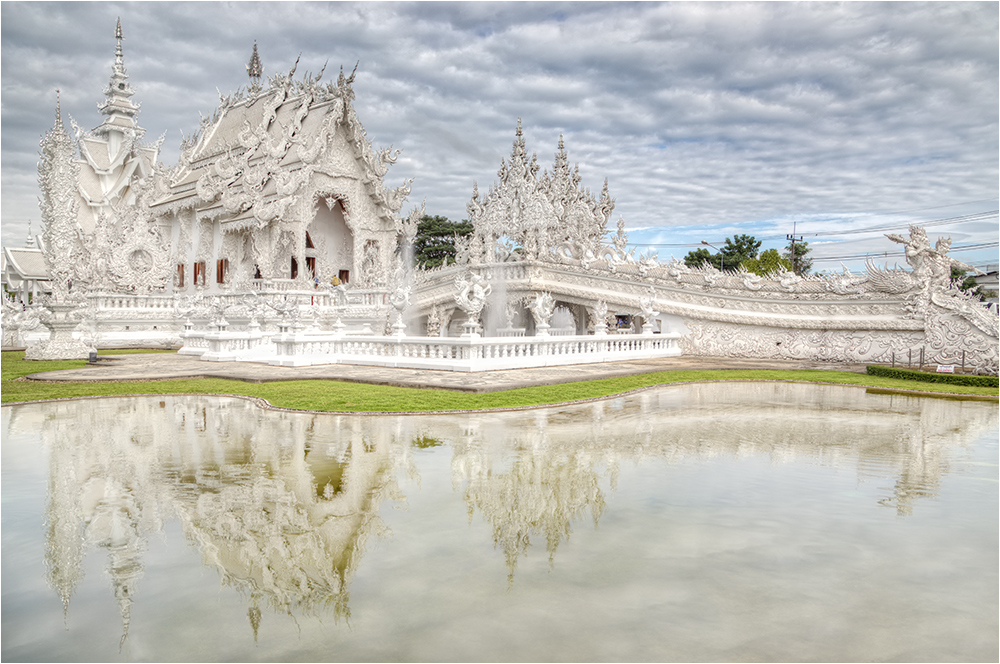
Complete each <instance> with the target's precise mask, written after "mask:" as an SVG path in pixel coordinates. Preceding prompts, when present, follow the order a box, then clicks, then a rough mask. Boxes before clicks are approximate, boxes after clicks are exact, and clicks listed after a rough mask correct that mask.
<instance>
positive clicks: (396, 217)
mask: <svg viewBox="0 0 1000 664" xmlns="http://www.w3.org/2000/svg"><path fill="white" fill-rule="evenodd" d="M116 37H117V47H116V50H115V60H114V64H113V66H112V74H111V79H110V82H109V85H108V87H107V88H106V89H105V91H104V95H105V101H104V102H103V103H102V104H101V105H100V110H101V113H102V114H103V115H104V116H105V119H104V122H103V123H102V124H101V125H99V126H98V127H97V128H96V129H94V130H93V131H91V132H84V131H82V130H80V129H79V128H78V127H77V126H76V123H75V122H74V123H72V126H73V128H74V130H75V137H74V138H71V137H70V136H69V134H68V133H67V131H66V129H65V127H64V126H63V121H62V116H61V113H60V110H59V106H58V101H57V105H56V121H55V124H54V126H53V128H52V129H51V130H50V131H49V132H48V134H46V136H45V137H44V139H43V141H42V155H41V162H40V165H39V184H40V189H41V192H42V200H41V211H42V221H43V226H44V232H43V234H42V236H41V238H40V242H39V248H38V249H37V250H35V251H37V252H40V253H41V255H42V256H43V258H44V260H45V263H46V266H47V272H48V275H47V276H48V283H47V284H46V289H45V291H44V292H47V293H50V294H47V295H45V296H44V297H39V295H40V294H41V293H42V292H43V291H39V289H38V284H40V283H42V281H43V280H42V279H41V278H40V276H39V275H33V276H32V277H31V279H34V281H31V279H29V278H28V277H27V275H28V273H29V272H30V271H31V269H32V268H31V267H30V266H28V265H27V262H25V261H24V260H22V259H20V258H18V259H17V261H15V260H14V258H15V256H14V254H13V253H12V251H7V250H5V259H4V260H5V268H4V274H5V275H7V274H8V270H7V267H6V266H7V265H11V266H12V267H13V268H14V270H13V271H12V272H11V275H12V276H11V277H10V280H9V281H6V282H5V283H7V285H8V290H11V291H15V297H16V299H17V300H19V302H17V303H15V302H13V301H10V300H8V299H4V313H3V333H4V345H5V346H16V345H20V344H24V345H27V346H28V350H27V353H26V357H28V358H38V359H43V358H45V359H56V358H69V357H86V356H87V353H88V352H89V351H91V350H92V349H94V348H98V347H104V348H115V347H122V346H147V347H148V346H162V347H169V346H173V347H177V346H180V347H181V351H180V352H182V353H185V354H190V355H196V356H199V357H201V358H202V359H204V360H210V361H232V360H245V361H257V362H268V363H271V364H277V365H284V366H301V365H308V364H329V363H361V364H380V365H384V366H398V367H420V368H436V369H449V370H460V371H480V370H488V369H498V368H508V367H526V366H546V365H552V364H575V363H581V362H598V361H607V360H614V359H628V358H640V357H664V356H670V355H678V354H681V353H684V354H692V355H721V356H731V357H757V358H786V359H807V360H825V361H831V362H853V363H868V362H877V363H886V364H888V363H890V362H891V361H896V360H899V361H902V359H903V358H904V357H912V356H913V354H914V352H917V353H919V354H920V357H921V358H922V361H923V362H924V363H926V364H930V365H933V364H955V365H958V364H962V365H964V366H966V367H967V368H972V369H974V370H976V371H978V372H982V373H993V374H995V373H997V365H998V350H997V348H998V343H997V341H998V320H997V316H996V314H995V312H991V311H989V310H988V309H986V308H985V307H983V306H982V305H981V304H980V303H979V302H978V301H977V300H976V299H974V298H972V297H970V296H969V295H967V294H966V293H964V292H963V291H961V290H960V289H958V288H957V286H956V285H955V284H952V283H951V280H950V270H951V267H952V266H953V265H955V264H958V265H959V266H962V267H964V268H968V266H965V265H963V264H961V263H959V262H958V261H956V260H954V259H953V258H951V257H950V256H948V249H949V247H950V241H949V240H947V239H939V240H938V241H937V243H936V244H935V245H933V246H932V245H931V242H930V240H929V239H928V238H927V236H926V234H925V233H924V231H923V229H921V228H917V227H912V228H911V233H910V237H909V238H902V237H899V236H888V239H889V240H891V241H894V242H899V243H903V244H904V245H905V246H906V257H907V262H908V263H909V265H910V267H911V268H912V269H911V271H905V270H900V269H892V270H887V269H885V268H881V267H878V266H876V265H874V264H872V263H869V265H868V267H867V270H866V271H865V273H863V274H852V273H850V272H849V271H847V270H846V269H845V270H844V272H843V273H840V274H834V275H832V276H828V277H820V276H808V277H803V276H800V275H796V274H793V273H791V272H782V273H775V274H771V275H768V276H765V277H761V276H758V275H755V274H752V273H749V272H746V271H745V270H739V271H727V272H720V271H718V270H715V269H713V268H711V267H704V268H697V269H692V268H689V267H687V266H686V265H684V263H682V262H679V261H676V260H674V261H672V262H669V263H663V262H660V261H659V260H657V258H656V257H655V256H636V255H635V253H634V250H631V251H630V250H629V249H628V238H627V235H626V233H625V231H624V221H622V220H619V221H618V225H617V232H616V233H614V234H612V233H610V232H609V231H608V229H607V223H608V221H609V220H610V217H611V214H612V212H613V209H614V200H613V199H612V198H611V196H610V193H609V190H608V184H607V182H606V181H605V183H604V186H603V188H602V190H601V192H600V194H599V195H596V196H595V195H594V194H592V193H591V192H590V190H588V189H586V188H584V187H583V186H582V183H581V177H580V175H579V172H578V170H577V169H571V167H570V162H569V156H568V153H567V151H566V148H565V145H564V143H563V140H562V139H561V138H560V139H559V142H558V146H557V149H556V152H555V160H554V163H553V166H552V170H551V172H550V171H548V170H546V171H543V172H542V173H541V174H539V170H540V166H539V164H538V159H537V157H536V156H535V155H534V154H529V151H528V149H527V146H526V145H525V141H524V138H523V136H522V133H521V129H520V123H518V127H517V129H516V131H515V137H514V143H513V148H512V152H511V154H510V156H509V158H507V159H503V160H501V165H500V169H499V171H498V177H499V180H498V181H497V182H496V183H494V184H493V185H492V186H491V187H490V188H489V190H488V192H487V193H486V195H485V196H484V195H481V194H480V192H479V190H478V187H477V186H476V185H475V184H473V185H472V187H471V189H472V196H471V200H470V202H469V204H468V212H469V219H470V221H471V222H472V224H473V227H474V232H473V234H472V235H471V236H470V237H469V238H467V239H465V240H462V241H459V242H457V245H456V246H457V249H458V252H457V253H458V261H457V263H455V264H452V265H446V266H442V267H439V268H435V269H433V270H426V271H425V270H418V269H415V268H414V267H413V265H412V261H411V260H410V258H409V257H410V256H411V255H412V252H411V247H412V242H413V238H414V236H415V233H416V227H417V222H418V221H419V219H420V217H421V215H422V212H423V211H422V210H413V211H412V212H410V213H409V214H408V215H406V216H405V217H404V216H402V215H401V214H400V210H401V208H402V205H403V202H404V201H405V198H406V196H407V194H408V193H409V183H403V184H402V185H401V186H398V187H395V188H390V187H387V186H386V185H385V183H384V180H383V178H384V177H385V176H386V175H387V173H388V170H389V166H390V165H391V164H392V163H393V162H394V160H395V157H396V153H395V152H393V150H392V149H391V148H390V149H376V148H374V147H373V146H372V144H371V142H370V141H369V140H368V138H367V135H366V133H365V130H364V128H363V127H362V125H361V122H360V120H359V119H358V117H357V114H356V112H355V109H354V106H353V100H354V91H353V89H352V87H351V85H352V83H353V81H354V73H351V74H350V75H349V76H346V75H345V74H344V71H343V69H341V71H340V73H339V75H338V77H337V80H336V82H335V83H327V82H325V81H323V73H324V72H322V71H321V72H320V73H319V74H318V75H316V76H311V75H308V74H307V75H305V76H304V77H302V78H301V79H296V78H295V71H296V67H297V64H298V63H297V62H296V66H293V67H292V69H291V71H289V72H288V73H287V74H278V75H275V76H273V77H271V78H270V79H268V80H267V81H266V82H263V81H262V74H263V66H262V64H261V61H260V58H259V56H258V53H257V48H256V45H254V48H253V53H252V55H251V59H250V62H249V64H248V65H247V73H248V74H249V77H250V83H249V85H248V87H247V88H246V89H241V90H238V91H237V92H236V93H234V94H232V95H230V96H229V97H225V98H222V99H221V101H220V105H219V107H218V109H216V111H215V112H214V113H213V114H212V115H211V116H210V117H208V118H206V119H204V120H203V122H202V125H201V128H200V130H199V131H198V132H197V134H196V135H194V136H192V137H189V138H185V139H184V140H183V142H182V145H181V148H182V149H181V157H180V160H179V161H178V163H177V164H175V165H173V166H170V167H167V166H165V165H163V164H162V163H160V162H158V161H157V155H158V152H159V146H160V145H161V143H162V139H160V141H158V142H157V143H155V144H153V145H145V144H142V143H140V139H141V138H142V137H143V134H144V131H143V129H142V128H141V127H139V125H138V124H137V114H138V110H139V106H138V105H137V104H135V103H134V102H133V101H132V97H133V95H134V94H135V92H134V90H133V89H132V87H131V86H130V83H129V81H128V75H127V73H126V70H125V65H124V56H123V53H122V47H121V43H122V32H121V26H120V24H119V25H118V27H117V31H116ZM8 253H9V254H10V257H8V256H7V254H8ZM18 270H20V271H21V272H22V273H23V274H20V275H18V274H15V272H17V271H18ZM35 271H36V272H37V270H35ZM6 278H7V277H6V276H5V279H6ZM14 279H19V281H17V284H16V287H14V286H15V282H14ZM29 283H30V284H31V285H30V286H29ZM29 289H31V290H32V292H33V295H32V297H31V298H29V297H27V293H28V291H29ZM29 300H30V304H29Z"/></svg>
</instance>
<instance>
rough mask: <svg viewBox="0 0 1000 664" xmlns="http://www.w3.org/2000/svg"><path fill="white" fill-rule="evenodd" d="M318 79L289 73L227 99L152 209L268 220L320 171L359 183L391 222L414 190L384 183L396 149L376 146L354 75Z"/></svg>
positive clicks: (165, 183)
mask: <svg viewBox="0 0 1000 664" xmlns="http://www.w3.org/2000/svg"><path fill="white" fill-rule="evenodd" d="M293 71H294V70H293ZM318 81H319V77H316V78H309V77H306V79H305V80H304V81H302V82H295V81H292V80H291V73H290V74H289V75H288V76H285V77H281V76H279V77H276V78H275V79H272V81H271V85H270V87H268V88H267V89H264V90H260V89H253V90H251V91H250V93H249V94H248V95H247V96H242V95H241V93H238V95H237V97H236V98H229V99H224V100H223V103H222V105H221V106H220V107H219V109H218V110H217V111H216V113H215V115H214V116H213V119H212V120H211V121H210V122H207V123H206V124H205V125H204V126H203V128H202V131H201V133H200V135H199V136H198V137H197V139H196V140H194V141H193V142H190V143H189V144H188V145H187V146H186V149H184V150H183V152H182V156H181V161H180V163H178V165H177V166H176V167H175V168H173V169H172V170H171V171H170V173H169V175H168V176H167V177H168V178H169V181H165V180H166V178H162V179H161V180H160V182H159V184H158V188H159V190H160V191H161V192H163V195H161V196H160V197H158V198H157V199H156V200H155V201H154V202H153V203H152V207H153V208H154V210H155V209H157V208H159V209H160V210H167V209H173V210H176V209H182V208H188V207H199V208H200V209H201V211H202V212H208V211H209V210H212V211H215V212H216V215H213V216H221V217H223V218H224V219H223V220H224V221H237V220H241V219H244V218H247V217H248V215H249V216H250V217H253V218H255V219H256V221H257V223H269V222H271V221H273V220H276V219H278V218H281V215H282V214H283V213H284V211H285V210H286V209H287V207H288V205H289V204H290V203H291V202H292V200H293V198H294V197H295V196H298V195H300V194H302V193H303V191H304V190H303V189H302V187H303V186H306V183H307V182H309V181H310V177H311V175H312V173H314V172H315V173H325V174H327V175H329V176H333V177H347V178H351V179H354V180H356V181H358V182H361V183H362V184H363V186H364V187H365V190H366V191H367V193H368V195H369V196H371V198H372V202H373V203H374V205H375V208H376V209H377V210H378V211H379V213H378V214H379V216H380V217H382V218H383V219H385V220H387V221H389V222H393V221H394V220H395V214H396V212H398V210H399V208H400V206H401V205H402V201H403V198H405V196H406V195H407V194H408V193H409V185H408V183H407V184H406V185H404V186H403V187H401V188H399V189H396V190H393V191H388V190H386V189H385V188H384V186H383V183H382V176H383V175H384V174H385V172H386V170H387V169H388V166H389V164H391V163H392V162H393V161H394V160H395V158H394V156H393V155H392V154H391V153H390V151H389V150H382V151H378V152H376V151H375V150H373V149H372V147H371V144H370V143H369V141H368V140H367V137H366V135H365V131H364V129H363V128H362V127H361V124H360V122H358V120H357V117H356V115H355V114H354V109H353V107H352V105H351V99H352V98H353V96H354V93H353V91H352V90H351V88H350V82H351V79H345V78H344V76H343V74H341V80H340V81H338V84H337V85H336V86H334V85H319V84H318ZM344 157H347V158H346V159H345V158H344ZM248 178H249V180H248ZM192 185H195V186H194V187H192Z"/></svg>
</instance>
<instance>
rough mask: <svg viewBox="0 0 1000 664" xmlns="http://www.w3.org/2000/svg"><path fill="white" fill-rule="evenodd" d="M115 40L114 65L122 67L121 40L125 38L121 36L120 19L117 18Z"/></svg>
mask: <svg viewBox="0 0 1000 664" xmlns="http://www.w3.org/2000/svg"><path fill="white" fill-rule="evenodd" d="M115 39H116V40H117V42H118V43H117V45H116V46H115V63H116V64H117V65H118V66H119V67H120V66H122V64H123V63H122V40H123V39H125V37H123V36H122V17H121V16H119V17H118V24H117V25H116V26H115Z"/></svg>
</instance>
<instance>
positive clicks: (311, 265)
mask: <svg viewBox="0 0 1000 664" xmlns="http://www.w3.org/2000/svg"><path fill="white" fill-rule="evenodd" d="M306 270H307V271H308V272H309V276H310V277H311V278H313V279H315V278H316V257H315V256H306Z"/></svg>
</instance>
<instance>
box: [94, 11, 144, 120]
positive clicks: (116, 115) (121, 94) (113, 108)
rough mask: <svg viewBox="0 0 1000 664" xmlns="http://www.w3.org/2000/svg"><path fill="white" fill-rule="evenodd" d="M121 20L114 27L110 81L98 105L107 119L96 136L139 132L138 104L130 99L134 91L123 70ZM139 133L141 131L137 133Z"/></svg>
mask: <svg viewBox="0 0 1000 664" xmlns="http://www.w3.org/2000/svg"><path fill="white" fill-rule="evenodd" d="M124 38H125V37H124V36H123V35H122V20H121V18H119V19H118V23H117V24H116V25H115V41H116V44H115V64H114V65H113V66H112V67H111V79H110V80H109V81H108V87H106V88H105V89H104V97H105V99H104V102H102V103H100V104H99V105H98V108H99V109H100V111H101V114H102V115H106V116H107V118H106V119H105V120H104V123H103V124H102V125H101V126H100V127H98V128H97V129H95V130H94V131H95V132H96V133H97V134H101V135H103V134H107V133H108V132H111V131H116V132H118V133H122V132H124V131H127V130H139V128H138V125H137V123H136V115H138V114H139V106H138V104H135V103H133V101H132V99H131V97H132V95H134V94H135V90H133V89H132V86H131V85H129V82H128V72H127V71H126V70H125V57H124V55H123V52H122V40H123V39H124ZM138 133H141V130H139V131H138Z"/></svg>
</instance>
